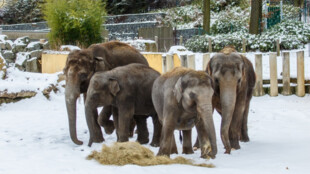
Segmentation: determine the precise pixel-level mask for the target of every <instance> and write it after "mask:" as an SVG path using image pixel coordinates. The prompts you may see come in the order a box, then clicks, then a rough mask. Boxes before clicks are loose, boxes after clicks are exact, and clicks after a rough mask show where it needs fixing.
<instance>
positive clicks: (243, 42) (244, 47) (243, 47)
mask: <svg viewBox="0 0 310 174" xmlns="http://www.w3.org/2000/svg"><path fill="white" fill-rule="evenodd" d="M242 52H243V53H245V52H246V39H244V38H243V39H242Z"/></svg>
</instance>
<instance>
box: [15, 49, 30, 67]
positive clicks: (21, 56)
mask: <svg viewBox="0 0 310 174" xmlns="http://www.w3.org/2000/svg"><path fill="white" fill-rule="evenodd" d="M29 58H30V55H29V53H27V52H20V53H17V54H16V61H15V67H16V68H18V69H19V70H21V71H25V70H26V63H27V60H29Z"/></svg>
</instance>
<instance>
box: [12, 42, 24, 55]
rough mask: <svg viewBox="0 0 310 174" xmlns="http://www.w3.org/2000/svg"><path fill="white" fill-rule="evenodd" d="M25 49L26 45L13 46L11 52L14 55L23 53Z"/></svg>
mask: <svg viewBox="0 0 310 174" xmlns="http://www.w3.org/2000/svg"><path fill="white" fill-rule="evenodd" d="M26 47H27V45H15V44H13V49H12V52H13V53H15V54H16V53H19V52H23V51H25V48H26Z"/></svg>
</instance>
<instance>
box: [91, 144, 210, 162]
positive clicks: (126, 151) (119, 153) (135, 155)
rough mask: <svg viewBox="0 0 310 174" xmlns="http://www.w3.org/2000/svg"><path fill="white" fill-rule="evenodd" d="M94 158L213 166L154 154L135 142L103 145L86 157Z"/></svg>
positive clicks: (104, 160) (108, 160) (103, 160)
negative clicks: (99, 149) (109, 145)
mask: <svg viewBox="0 0 310 174" xmlns="http://www.w3.org/2000/svg"><path fill="white" fill-rule="evenodd" d="M87 159H89V160H91V159H95V160H97V161H98V162H99V163H101V164H104V165H118V166H123V165H126V164H135V165H139V166H153V165H163V164H186V165H192V166H200V167H209V168H213V167H214V165H212V164H194V163H193V162H192V161H191V160H189V159H185V158H183V157H177V158H175V159H170V158H168V157H167V156H155V155H154V153H153V152H152V151H151V150H150V149H148V148H146V147H144V146H142V145H140V144H139V143H136V142H126V143H114V144H113V145H112V146H111V147H108V146H106V145H103V147H102V151H101V152H97V151H93V152H92V153H91V154H90V155H89V156H88V158H87Z"/></svg>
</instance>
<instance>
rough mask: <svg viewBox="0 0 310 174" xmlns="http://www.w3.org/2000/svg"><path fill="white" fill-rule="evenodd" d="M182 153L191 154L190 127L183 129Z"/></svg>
mask: <svg viewBox="0 0 310 174" xmlns="http://www.w3.org/2000/svg"><path fill="white" fill-rule="evenodd" d="M182 133H183V137H184V139H183V152H182V153H183V154H193V153H194V151H193V148H192V129H190V130H183V131H182Z"/></svg>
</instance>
